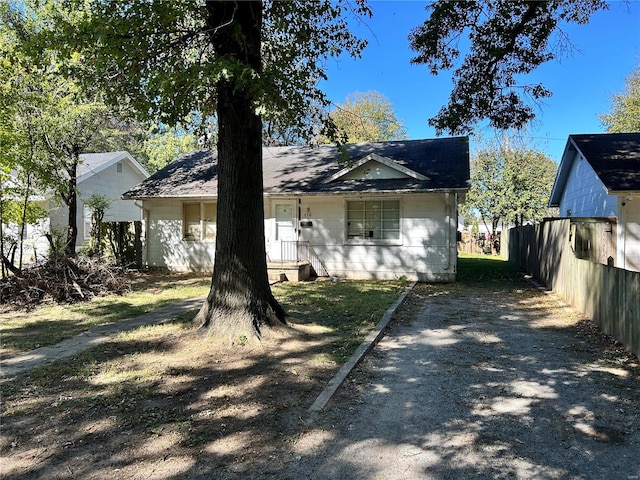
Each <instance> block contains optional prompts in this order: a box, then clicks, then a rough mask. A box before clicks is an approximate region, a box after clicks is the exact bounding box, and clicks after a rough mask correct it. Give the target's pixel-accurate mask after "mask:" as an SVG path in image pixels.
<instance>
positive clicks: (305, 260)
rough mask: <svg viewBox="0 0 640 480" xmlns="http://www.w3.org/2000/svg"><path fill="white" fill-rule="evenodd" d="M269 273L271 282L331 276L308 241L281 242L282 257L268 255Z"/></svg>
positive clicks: (298, 280)
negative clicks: (275, 257)
mask: <svg viewBox="0 0 640 480" xmlns="http://www.w3.org/2000/svg"><path fill="white" fill-rule="evenodd" d="M267 273H268V275H269V281H270V282H283V281H289V282H303V281H305V280H309V279H310V278H316V277H328V276H329V272H327V269H326V268H325V266H324V265H323V264H322V261H321V260H320V258H319V257H318V256H317V255H316V254H315V252H314V251H313V249H312V248H311V246H310V245H309V242H306V241H283V242H281V245H280V258H279V259H271V258H269V257H268V256H267Z"/></svg>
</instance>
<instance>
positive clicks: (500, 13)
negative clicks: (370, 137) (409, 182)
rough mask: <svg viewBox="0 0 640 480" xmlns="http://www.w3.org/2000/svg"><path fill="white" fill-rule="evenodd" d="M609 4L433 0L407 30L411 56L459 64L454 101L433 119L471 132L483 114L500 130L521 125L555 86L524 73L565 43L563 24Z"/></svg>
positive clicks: (434, 64)
mask: <svg viewBox="0 0 640 480" xmlns="http://www.w3.org/2000/svg"><path fill="white" fill-rule="evenodd" d="M606 8H608V5H607V2H606V1H604V0H557V1H529V0H516V1H514V0H479V1H474V2H444V1H438V2H432V3H430V4H429V6H428V7H427V11H428V12H429V14H428V18H427V20H426V21H425V22H424V23H423V24H422V25H420V26H418V27H416V28H415V29H414V30H413V31H412V32H411V34H410V36H409V40H410V43H411V47H412V48H413V49H414V50H415V51H416V52H417V55H416V56H415V57H414V58H413V59H412V62H413V63H416V64H426V65H427V66H428V67H429V68H430V70H431V73H432V74H434V75H435V74H438V73H440V72H442V71H444V70H451V69H454V68H455V70H454V71H453V88H452V91H451V94H450V97H449V102H448V104H447V105H445V106H444V107H442V108H441V109H440V111H439V112H438V114H437V115H436V116H435V117H433V118H431V119H430V120H429V124H430V125H431V126H433V127H435V128H436V131H437V132H439V133H442V132H445V131H448V132H451V133H452V134H466V133H470V132H471V129H472V127H473V125H474V124H476V123H477V122H479V121H481V120H485V119H488V121H489V123H490V125H491V126H492V127H495V128H498V129H508V128H521V127H523V126H524V125H526V124H527V123H528V122H529V121H530V120H531V119H533V118H534V116H535V112H534V108H533V106H532V105H531V103H532V102H533V103H534V104H535V103H536V102H538V101H540V100H541V99H544V98H547V97H550V96H551V91H549V90H548V89H547V88H546V87H545V86H544V85H543V84H541V83H537V84H526V83H522V82H523V78H522V76H523V75H525V74H527V73H530V72H531V71H532V70H534V69H535V68H536V67H538V66H539V65H541V64H543V63H545V62H548V61H550V60H552V59H554V58H557V56H558V54H559V52H560V53H561V52H562V50H563V48H566V47H567V40H566V37H565V36H564V35H563V34H562V31H561V26H562V24H563V23H566V22H575V23H579V24H585V23H588V21H589V19H590V17H591V15H592V14H593V13H594V12H596V11H598V10H602V9H606ZM467 46H468V48H469V53H468V54H467V55H466V56H465V57H464V59H463V60H462V61H461V62H460V61H459V59H460V56H461V52H462V50H463V48H467Z"/></svg>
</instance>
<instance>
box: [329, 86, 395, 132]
mask: <svg viewBox="0 0 640 480" xmlns="http://www.w3.org/2000/svg"><path fill="white" fill-rule="evenodd" d="M330 117H331V120H333V123H334V124H335V127H336V133H337V134H338V136H339V138H341V139H342V140H344V141H346V142H348V143H358V142H386V141H390V140H404V139H406V138H407V133H406V130H405V128H404V126H403V125H402V121H401V120H398V118H397V117H396V114H395V112H394V111H393V104H392V103H391V102H390V101H389V99H388V98H387V97H385V96H384V95H383V94H381V93H380V92H376V91H370V92H364V93H361V92H356V93H353V94H351V95H349V96H348V97H347V99H346V100H345V102H344V103H343V104H341V105H336V108H335V110H333V111H332V112H331V114H330ZM327 140H329V139H327Z"/></svg>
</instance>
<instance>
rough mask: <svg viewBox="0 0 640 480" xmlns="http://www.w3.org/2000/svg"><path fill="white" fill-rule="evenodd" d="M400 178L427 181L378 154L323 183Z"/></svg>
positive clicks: (420, 175)
mask: <svg viewBox="0 0 640 480" xmlns="http://www.w3.org/2000/svg"><path fill="white" fill-rule="evenodd" d="M400 178H405V179H406V178H413V179H415V180H426V179H427V177H425V176H424V175H422V174H420V173H418V172H414V171H413V170H411V169H410V168H407V167H403V166H402V165H399V164H397V163H396V162H394V161H393V160H391V159H390V158H386V157H383V156H381V155H378V154H376V153H370V154H369V155H367V156H366V157H364V158H361V159H360V160H358V161H357V162H355V163H353V164H351V165H349V166H347V167H345V168H343V169H342V170H340V171H339V172H337V173H335V174H333V175H331V176H330V177H328V178H326V179H325V180H323V181H322V183H331V182H337V181H340V180H391V179H400Z"/></svg>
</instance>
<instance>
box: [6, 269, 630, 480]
mask: <svg viewBox="0 0 640 480" xmlns="http://www.w3.org/2000/svg"><path fill="white" fill-rule="evenodd" d="M391 325H392V326H391V327H390V329H389V331H388V332H387V336H386V337H385V338H384V339H383V340H382V342H381V343H380V344H379V345H378V346H377V347H376V348H375V349H374V350H373V352H372V353H371V354H370V355H369V356H368V357H367V359H366V360H365V361H364V362H363V364H361V366H360V367H359V368H358V370H357V371H356V372H354V374H353V375H352V376H351V377H350V379H348V381H347V383H346V385H344V386H343V387H342V388H341V389H339V391H338V393H337V395H336V396H335V397H334V398H333V399H332V400H331V402H330V403H329V405H328V406H327V408H326V409H325V411H323V412H320V413H318V414H316V415H312V414H310V413H309V411H308V407H309V406H310V405H311V404H312V403H313V401H314V400H315V398H316V397H317V395H318V394H319V393H320V392H321V391H322V389H323V388H324V386H325V385H326V384H327V382H328V380H329V379H330V378H331V376H332V375H333V374H334V373H335V371H336V370H337V368H338V365H336V364H335V363H334V362H333V361H332V360H331V357H330V356H329V355H328V354H327V348H326V345H327V342H329V341H330V338H328V337H327V335H326V334H323V333H322V332H319V331H317V330H314V329H312V328H310V327H308V326H304V325H299V326H298V327H296V329H295V331H290V332H286V333H284V332H283V333H282V334H281V335H279V336H274V337H273V338H270V339H267V340H265V341H264V342H263V344H262V345H261V346H251V345H244V346H243V345H235V346H233V347H230V346H228V345H222V344H212V343H211V341H210V340H209V339H206V338H202V337H201V336H199V335H197V334H196V333H195V332H194V331H193V330H191V327H190V325H189V324H188V323H175V324H169V325H163V326H155V327H148V328H145V329H142V330H140V331H137V332H133V333H129V334H123V335H121V336H120V337H118V338H116V340H115V341H113V342H110V343H109V344H106V345H101V346H99V347H95V348H94V349H91V350H88V351H86V352H84V353H83V354H80V355H77V356H76V357H74V358H73V359H72V360H67V361H64V362H58V363H56V364H54V365H53V366H51V367H47V368H43V369H38V370H35V371H34V372H32V373H31V375H30V376H29V377H25V378H23V379H21V380H18V381H14V382H10V383H8V384H5V385H3V386H2V388H3V399H2V410H3V411H2V438H1V440H0V453H1V455H2V462H0V463H1V465H0V476H1V477H2V478H4V479H7V480H16V479H72V478H82V479H110V480H111V479H114V480H115V479H176V480H177V479H221V480H225V479H241V478H242V479H247V478H255V479H262V478H274V479H287V478H289V479H298V478H314V479H325V478H326V479H329V478H331V479H334V478H341V479H374V478H384V479H385V480H393V479H400V478H403V479H410V478H411V479H413V478H429V479H430V478H433V479H445V478H523V479H524V478H571V479H578V478H580V479H582V478H584V479H587V478H594V479H595V478H609V479H633V478H640V455H638V452H639V451H640V388H639V387H640V367H639V365H638V360H637V358H635V357H633V356H631V355H629V354H627V353H625V352H624V351H623V350H622V349H620V347H619V346H618V345H617V344H615V342H612V341H611V340H610V339H607V338H606V337H604V336H603V335H601V334H600V333H599V332H598V331H597V329H595V328H593V327H592V326H591V324H590V323H588V322H587V321H584V320H583V319H581V318H580V317H579V316H577V315H575V314H574V313H572V312H571V311H567V310H566V309H565V308H563V307H562V306H561V305H559V304H558V303H557V302H556V301H555V300H554V299H553V298H552V297H550V296H548V295H545V294H544V293H542V292H540V291H539V290H536V289H534V288H532V287H531V286H530V285H528V284H527V283H525V282H524V281H522V280H518V279H516V278H509V279H507V280H506V281H500V282H496V283H495V284H487V283H486V282H484V283H483V282H466V283H465V282H462V283H459V284H456V285H439V286H433V285H418V286H417V287H416V288H415V289H414V291H413V292H412V293H411V294H410V295H409V296H408V297H407V300H406V301H405V303H404V304H403V305H402V306H401V307H400V309H399V310H398V312H397V313H396V316H395V319H394V320H393V321H392V324H391Z"/></svg>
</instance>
